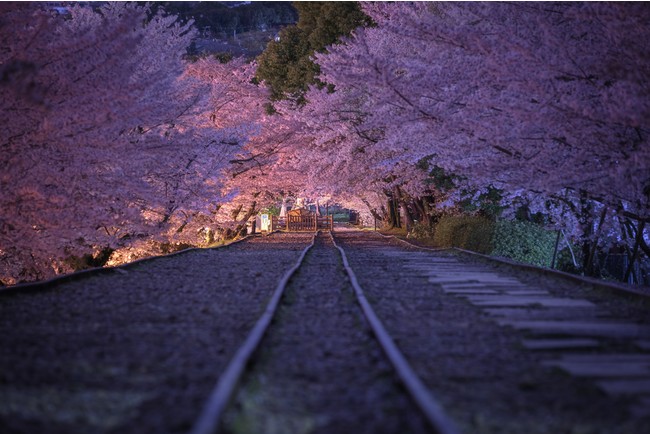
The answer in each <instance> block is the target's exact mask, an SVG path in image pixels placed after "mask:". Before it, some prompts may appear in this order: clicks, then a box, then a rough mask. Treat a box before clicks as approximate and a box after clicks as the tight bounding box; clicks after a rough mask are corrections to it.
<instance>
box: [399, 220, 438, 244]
mask: <svg viewBox="0 0 650 434" xmlns="http://www.w3.org/2000/svg"><path fill="white" fill-rule="evenodd" d="M434 233H435V227H434V226H430V225H428V224H426V223H420V222H415V223H413V227H412V228H411V232H409V233H408V235H406V238H411V239H414V240H429V239H433V234H434Z"/></svg>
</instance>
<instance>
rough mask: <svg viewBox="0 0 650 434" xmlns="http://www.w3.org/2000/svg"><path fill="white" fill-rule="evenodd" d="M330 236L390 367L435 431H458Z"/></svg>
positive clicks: (453, 433) (447, 433) (449, 433)
mask: <svg viewBox="0 0 650 434" xmlns="http://www.w3.org/2000/svg"><path fill="white" fill-rule="evenodd" d="M330 236H331V237H332V242H333V243H334V247H336V248H337V249H338V250H339V253H340V254H341V258H342V260H343V267H344V268H345V271H346V272H347V274H348V277H349V278H350V283H351V285H352V287H353V288H354V292H355V294H356V296H357V301H358V302H359V305H361V309H362V311H363V313H364V315H365V317H366V319H367V320H368V323H369V324H370V327H371V328H372V331H373V333H374V334H375V337H376V338H377V340H378V341H379V343H380V345H381V347H382V349H383V351H384V353H385V354H386V356H387V357H388V359H389V360H390V362H391V363H392V365H393V368H394V369H395V371H396V372H397V375H398V376H399V377H400V379H401V380H402V383H403V384H404V386H405V387H406V389H407V390H408V392H409V393H410V394H411V397H412V398H413V400H414V401H415V403H416V404H417V405H418V407H420V409H421V410H422V412H423V413H424V416H425V418H426V420H427V422H428V423H429V425H431V427H432V428H433V429H434V430H435V431H436V432H437V433H438V434H458V433H459V431H458V429H457V428H456V425H455V424H454V422H453V421H452V420H451V419H450V418H449V417H448V416H447V415H446V413H445V411H444V410H443V408H442V406H441V405H440V404H439V403H438V401H437V400H436V399H435V398H434V397H433V395H432V394H431V392H429V390H428V389H427V388H426V387H425V386H424V384H423V383H422V381H420V379H419V378H418V376H417V375H416V374H415V372H414V371H413V368H411V365H410V364H409V363H408V361H407V360H406V358H405V357H404V355H403V354H402V353H401V351H400V350H399V349H398V348H397V345H396V344H395V342H394V341H393V339H392V338H391V337H390V335H389V334H388V332H387V331H386V328H385V327H384V325H383V324H382V322H381V321H380V320H379V317H377V314H375V311H374V310H373V309H372V307H371V306H370V303H369V302H368V300H367V299H366V296H365V295H364V293H363V289H362V288H361V286H360V285H359V282H358V280H357V277H356V275H355V273H354V271H353V270H352V267H350V263H349V262H348V258H347V256H346V254H345V251H344V250H343V249H342V248H341V247H339V246H338V245H337V244H336V241H335V239H334V235H333V234H332V233H331V232H330Z"/></svg>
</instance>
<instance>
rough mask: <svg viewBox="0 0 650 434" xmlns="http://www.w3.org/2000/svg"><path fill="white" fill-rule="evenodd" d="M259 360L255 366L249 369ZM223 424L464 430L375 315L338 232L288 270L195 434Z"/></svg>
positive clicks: (323, 237)
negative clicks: (247, 368)
mask: <svg viewBox="0 0 650 434" xmlns="http://www.w3.org/2000/svg"><path fill="white" fill-rule="evenodd" d="M314 245H315V246H316V247H315V248H314ZM312 248H314V251H313V252H311V253H309V256H308V252H309V250H310V249H312ZM339 255H340V257H339ZM339 261H341V262H342V266H341V264H340V262H339ZM283 297H284V303H283V304H282V309H281V312H280V313H279V314H278V308H279V307H280V306H281V300H282V299H283ZM355 297H356V300H355ZM287 299H289V301H287ZM276 316H280V319H278V320H277V322H276V323H274V325H273V326H271V323H272V320H273V318H274V317H276ZM360 319H362V321H360ZM269 329H270V330H269ZM265 334H268V335H269V336H268V337H267V338H265V339H264V340H263V337H264V335H265ZM370 335H372V336H374V338H373V339H371V338H370ZM382 353H383V354H382ZM252 359H254V360H255V361H256V363H255V367H254V368H253V369H252V370H250V372H248V373H246V374H245V372H244V371H245V367H246V366H247V365H249V364H250V362H251V360H252ZM259 360H262V361H261V362H260V361H259ZM242 377H245V379H244V380H243V383H244V384H243V386H242V387H241V390H240V392H239V394H238V396H237V397H236V399H235V405H233V406H231V408H230V409H228V404H229V402H230V401H231V400H232V398H233V397H234V395H235V394H236V391H237V388H238V386H239V383H240V381H241V380H242ZM260 384H262V386H261V387H262V389H261V390H260V386H259V385H260ZM310 389H312V390H313V393H305V390H310ZM369 394H370V395H373V399H367V396H368V395H369ZM260 406H261V408H260ZM242 427H244V428H242ZM219 429H220V431H222V432H301V431H302V430H305V429H306V430H307V432H324V433H325V432H355V433H364V432H367V433H384V432H385V433H396V432H401V433H404V432H437V433H440V434H454V433H456V432H457V430H456V427H455V425H454V423H453V422H452V421H451V420H450V419H449V418H448V417H447V415H446V414H445V412H444V410H443V409H442V407H441V406H440V404H439V403H438V402H437V401H436V400H435V398H434V397H433V396H432V395H431V393H430V392H429V391H428V390H427V389H426V387H424V385H423V384H422V382H421V381H420V380H419V378H418V377H417V375H416V374H415V373H414V372H413V370H412V369H411V367H410V365H409V363H408V362H407V360H406V359H405V358H404V356H403V355H402V354H401V352H400V351H399V349H398V347H397V346H396V345H395V343H394V341H393V339H392V338H391V337H390V335H389V334H388V332H387V331H386V329H385V327H384V326H383V324H382V323H381V320H380V319H379V318H378V317H377V315H376V314H375V312H374V310H373V309H372V307H371V305H370V303H369V302H368V300H367V298H366V297H365V295H364V293H363V289H362V288H361V286H360V285H359V283H358V281H357V279H356V276H355V273H354V271H353V270H352V268H351V267H350V265H349V262H348V259H347V256H346V254H345V251H344V250H343V249H342V248H341V247H340V246H337V245H336V242H335V240H334V237H333V235H332V234H331V233H327V234H317V235H316V237H315V239H314V243H313V244H312V245H310V246H308V247H307V248H306V249H305V250H304V251H303V254H302V255H301V257H300V258H299V260H298V262H297V263H296V265H295V266H294V267H292V268H291V269H290V270H289V271H288V272H287V273H286V274H285V275H284V276H283V278H282V280H281V281H280V283H279V284H278V286H277V288H276V291H275V292H274V295H273V297H272V298H271V301H270V302H269V305H268V307H267V308H266V310H265V312H264V314H263V315H262V316H261V317H260V319H259V320H258V322H257V324H256V326H255V327H254V328H253V330H252V331H251V333H250V334H249V335H248V338H247V339H246V341H245V342H244V344H243V345H242V346H241V347H240V349H239V350H238V351H237V354H236V356H235V357H234V358H233V359H232V360H231V362H230V364H229V365H228V367H227V369H226V370H225V372H224V374H223V375H222V376H221V377H220V379H219V382H218V384H217V386H216V387H215V389H214V391H213V393H212V395H211V398H210V399H209V401H208V403H207V404H206V406H205V408H204V410H203V412H202V414H201V417H200V418H199V419H198V421H197V424H196V425H195V427H194V429H193V430H192V431H191V432H192V434H209V433H214V432H216V431H217V430H219Z"/></svg>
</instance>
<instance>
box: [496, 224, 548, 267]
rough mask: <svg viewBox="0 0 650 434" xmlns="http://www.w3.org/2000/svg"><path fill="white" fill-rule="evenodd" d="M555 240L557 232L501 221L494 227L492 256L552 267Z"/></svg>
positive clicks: (536, 226)
mask: <svg viewBox="0 0 650 434" xmlns="http://www.w3.org/2000/svg"><path fill="white" fill-rule="evenodd" d="M555 238H556V232H554V231H548V230H546V229H544V228H542V227H541V226H538V225H536V224H535V223H531V222H526V221H517V220H501V221H498V222H497V223H496V224H495V226H494V233H493V236H492V245H493V246H494V249H493V250H492V255H495V256H504V257H506V258H510V259H514V260H515V261H519V262H526V263H528V264H533V265H538V266H541V267H550V266H551V261H552V259H553V249H554V248H555Z"/></svg>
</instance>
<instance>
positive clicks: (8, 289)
mask: <svg viewBox="0 0 650 434" xmlns="http://www.w3.org/2000/svg"><path fill="white" fill-rule="evenodd" d="M251 238H252V237H251V236H250V235H246V236H245V237H242V238H239V239H236V240H233V241H230V242H229V243H226V244H222V245H220V246H216V247H189V248H187V249H183V250H179V251H177V252H172V253H167V254H165V255H155V256H147V257H146V258H140V259H136V260H135V261H131V262H127V263H124V264H120V265H114V266H110V267H93V268H87V269H85V270H79V271H75V272H72V273H67V274H61V275H59V276H55V277H52V278H50V279H47V280H39V281H36V282H28V283H19V284H17V285H11V286H5V287H1V288H0V296H1V295H2V294H9V293H15V292H21V291H29V290H41V289H46V288H49V287H50V286H52V285H55V284H57V283H63V282H69V281H72V280H75V279H77V278H80V277H86V276H88V275H99V274H104V273H110V272H112V271H117V272H118V273H119V272H124V271H123V270H124V269H126V268H129V267H131V266H132V265H136V264H141V263H143V262H149V261H155V260H156V259H161V258H169V257H172V256H178V255H181V254H183V253H188V252H194V251H197V250H217V249H222V248H224V247H229V246H232V245H233V244H238V243H241V242H243V241H246V240H249V239H251Z"/></svg>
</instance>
